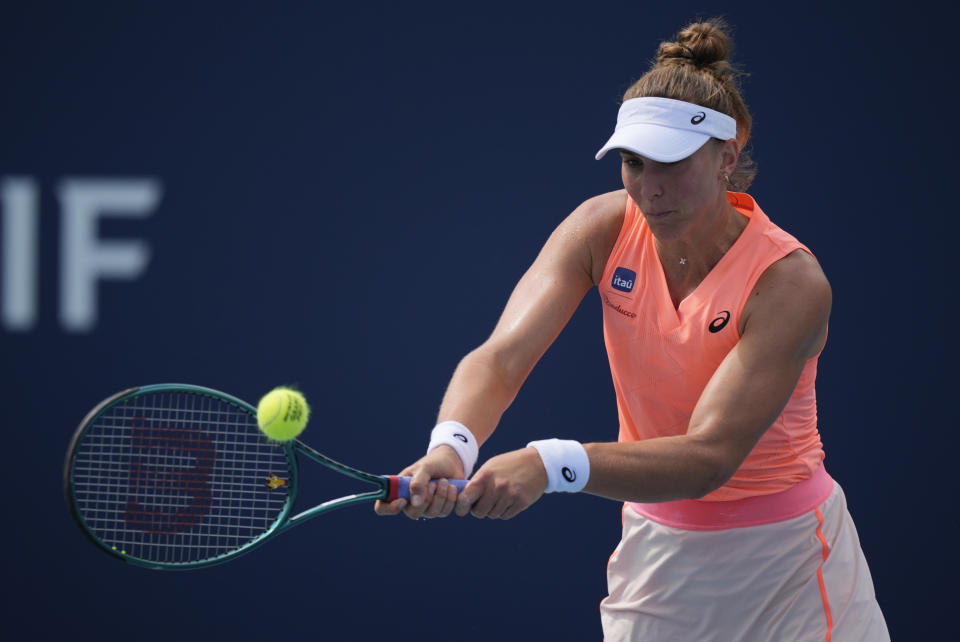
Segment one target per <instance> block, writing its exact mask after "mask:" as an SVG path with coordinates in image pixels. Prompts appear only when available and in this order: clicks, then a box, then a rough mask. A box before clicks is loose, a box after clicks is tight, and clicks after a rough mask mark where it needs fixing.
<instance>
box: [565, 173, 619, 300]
mask: <svg viewBox="0 0 960 642" xmlns="http://www.w3.org/2000/svg"><path fill="white" fill-rule="evenodd" d="M626 206H627V192H626V190H622V189H621V190H617V191H614V192H607V193H606V194H600V195H598V196H594V197H592V198H589V199H587V200H586V201H584V202H583V203H581V204H580V205H579V206H578V207H577V208H576V209H575V210H574V211H573V212H572V213H571V214H570V215H569V216H568V217H567V218H566V219H565V220H564V221H563V223H561V224H560V226H559V227H558V228H557V234H558V235H560V237H561V238H562V239H563V240H564V241H566V242H571V243H575V244H577V245H578V246H579V247H580V248H581V249H582V250H583V260H584V262H585V265H584V268H585V269H586V270H587V271H588V272H589V274H590V275H591V278H592V280H593V282H594V284H596V283H597V282H598V281H599V279H600V277H601V276H602V275H603V269H604V267H605V266H606V262H607V257H609V256H610V251H611V250H612V249H613V245H614V243H616V241H617V236H618V235H619V234H620V228H621V227H623V218H624V213H625V212H626Z"/></svg>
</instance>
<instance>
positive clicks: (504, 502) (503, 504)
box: [487, 495, 513, 519]
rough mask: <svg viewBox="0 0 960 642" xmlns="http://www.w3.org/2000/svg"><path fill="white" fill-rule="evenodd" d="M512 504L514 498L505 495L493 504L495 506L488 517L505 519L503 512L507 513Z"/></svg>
mask: <svg viewBox="0 0 960 642" xmlns="http://www.w3.org/2000/svg"><path fill="white" fill-rule="evenodd" d="M511 506H513V500H512V499H510V498H509V497H507V496H506V495H504V496H503V497H501V498H500V499H498V500H497V503H496V504H494V505H493V508H491V509H490V512H489V513H487V517H488V518H489V519H503V514H504V513H506V512H507V511H508V510H509V509H510V507H511Z"/></svg>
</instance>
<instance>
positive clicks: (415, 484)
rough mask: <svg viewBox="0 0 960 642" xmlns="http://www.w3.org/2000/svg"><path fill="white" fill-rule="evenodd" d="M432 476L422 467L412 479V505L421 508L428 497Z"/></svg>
mask: <svg viewBox="0 0 960 642" xmlns="http://www.w3.org/2000/svg"><path fill="white" fill-rule="evenodd" d="M429 483H430V475H429V474H428V473H427V471H426V470H424V468H423V467H422V466H421V467H420V468H419V469H418V470H417V471H416V472H415V473H414V474H413V476H412V477H411V478H410V505H411V506H421V505H423V502H424V499H425V497H426V495H427V486H428V484H429Z"/></svg>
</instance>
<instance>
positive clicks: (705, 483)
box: [690, 467, 733, 499]
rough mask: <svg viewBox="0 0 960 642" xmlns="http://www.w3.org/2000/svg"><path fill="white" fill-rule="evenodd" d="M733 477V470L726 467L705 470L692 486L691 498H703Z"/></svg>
mask: <svg viewBox="0 0 960 642" xmlns="http://www.w3.org/2000/svg"><path fill="white" fill-rule="evenodd" d="M731 477H733V472H729V471H727V470H726V469H725V468H720V467H717V468H710V469H707V470H704V471H703V473H702V474H701V475H698V476H697V478H696V479H695V483H694V484H693V487H692V488H691V492H690V499H703V498H704V497H706V496H707V495H709V494H710V493H712V492H713V491H715V490H717V489H718V488H720V487H721V486H723V485H724V484H726V483H727V481H729V479H730V478H731Z"/></svg>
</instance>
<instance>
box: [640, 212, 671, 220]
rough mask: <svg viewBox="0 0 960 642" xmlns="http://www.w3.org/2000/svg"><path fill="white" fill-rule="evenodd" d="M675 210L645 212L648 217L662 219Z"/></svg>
mask: <svg viewBox="0 0 960 642" xmlns="http://www.w3.org/2000/svg"><path fill="white" fill-rule="evenodd" d="M673 212H674V210H663V211H662V212H644V214H645V215H646V217H647V218H652V219H662V218H666V217H667V216H669V215H671V214H673Z"/></svg>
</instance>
